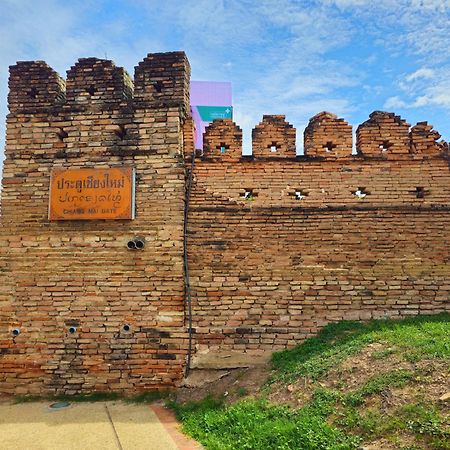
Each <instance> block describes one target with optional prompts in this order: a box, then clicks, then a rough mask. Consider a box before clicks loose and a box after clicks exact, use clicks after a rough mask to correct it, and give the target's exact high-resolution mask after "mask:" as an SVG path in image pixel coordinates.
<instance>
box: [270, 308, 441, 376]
mask: <svg viewBox="0 0 450 450" xmlns="http://www.w3.org/2000/svg"><path fill="white" fill-rule="evenodd" d="M449 322H450V314H448V313H443V314H439V315H435V316H417V317H413V318H409V319H404V320H398V321H395V320H394V321H392V320H372V321H370V322H367V323H362V322H352V321H343V322H339V323H333V324H329V325H327V326H326V327H325V328H323V329H322V331H321V332H320V333H319V334H318V335H317V336H315V337H313V338H311V339H308V340H307V341H305V342H303V343H302V344H300V345H298V346H297V347H295V348H293V349H291V350H284V351H282V352H277V353H274V354H273V356H272V364H273V367H274V369H275V375H274V377H273V380H280V379H284V380H285V381H286V382H290V381H292V380H294V379H296V378H298V377H300V376H306V377H309V378H311V379H313V380H317V379H320V378H321V377H323V376H324V375H326V373H327V372H328V371H329V370H330V369H331V368H332V367H336V366H337V365H338V364H339V363H341V362H342V361H344V360H345V359H346V358H347V357H349V356H351V355H354V354H356V353H358V352H359V351H360V350H362V348H363V347H365V346H366V345H368V344H371V343H373V342H383V343H386V344H388V345H389V346H395V348H396V353H399V354H402V355H403V356H404V358H405V359H407V360H408V361H419V360H420V359H422V358H450V341H449V339H448V329H449ZM412 344H413V345H412Z"/></svg>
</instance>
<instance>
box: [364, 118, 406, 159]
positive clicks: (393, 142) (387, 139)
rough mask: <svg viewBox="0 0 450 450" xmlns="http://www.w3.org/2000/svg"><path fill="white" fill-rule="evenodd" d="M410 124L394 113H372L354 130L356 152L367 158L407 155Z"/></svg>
mask: <svg viewBox="0 0 450 450" xmlns="http://www.w3.org/2000/svg"><path fill="white" fill-rule="evenodd" d="M409 128H410V124H408V123H406V121H405V120H403V119H402V118H401V117H400V116H396V115H395V114H394V113H389V112H383V111H374V112H373V113H372V114H370V116H369V119H368V120H366V121H365V122H364V123H362V124H361V125H359V127H358V128H357V130H356V150H357V152H358V154H361V155H363V156H369V157H373V156H376V157H386V158H389V157H391V156H396V155H402V154H409V153H411V149H410V137H409Z"/></svg>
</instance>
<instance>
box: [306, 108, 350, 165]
mask: <svg viewBox="0 0 450 450" xmlns="http://www.w3.org/2000/svg"><path fill="white" fill-rule="evenodd" d="M352 142H353V137H352V127H351V125H349V124H348V123H347V122H346V121H345V120H344V119H338V117H337V116H336V115H335V114H333V113H329V112H326V111H323V112H320V113H319V114H316V115H315V116H314V117H312V118H311V119H310V121H309V124H308V126H307V127H306V129H305V131H304V149H305V156H312V157H317V156H318V157H322V158H345V157H350V156H351V155H352Z"/></svg>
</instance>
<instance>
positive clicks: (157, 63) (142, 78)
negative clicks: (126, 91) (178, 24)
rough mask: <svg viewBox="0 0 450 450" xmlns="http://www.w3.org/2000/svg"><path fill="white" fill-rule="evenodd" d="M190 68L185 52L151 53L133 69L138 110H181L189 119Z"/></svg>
mask: <svg viewBox="0 0 450 450" xmlns="http://www.w3.org/2000/svg"><path fill="white" fill-rule="evenodd" d="M190 72H191V69H190V65H189V61H188V59H187V57H186V54H185V53H184V52H171V53H150V54H148V55H147V57H146V58H144V60H143V61H141V62H140V63H139V64H138V65H137V66H136V68H135V75H134V85H135V92H134V96H135V104H136V106H137V107H140V106H142V107H146V108H152V107H156V108H158V107H171V106H176V107H179V108H181V111H182V114H183V115H184V116H187V115H189V107H190V104H189V79H190Z"/></svg>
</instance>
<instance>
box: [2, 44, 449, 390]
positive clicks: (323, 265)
mask: <svg viewBox="0 0 450 450" xmlns="http://www.w3.org/2000/svg"><path fill="white" fill-rule="evenodd" d="M189 72H190V69H189V63H188V61H187V59H186V56H185V55H184V53H164V54H150V55H148V56H147V57H146V58H145V59H144V60H143V61H142V62H141V63H139V65H138V66H137V67H136V70H135V76H134V80H131V78H130V77H129V75H128V74H127V73H126V72H125V71H124V70H123V69H122V68H119V67H116V66H115V65H114V64H113V63H112V62H111V61H107V60H101V59H96V58H84V59H80V60H79V61H78V62H77V63H76V64H75V65H74V66H73V67H72V68H71V69H70V70H69V71H68V74H67V80H63V79H62V78H61V77H60V76H59V75H58V74H57V73H56V72H54V71H53V70H52V69H51V68H50V67H49V66H47V64H45V63H44V62H42V61H36V62H19V63H17V64H16V65H15V66H12V67H11V68H10V93H9V98H8V99H9V108H10V114H9V115H8V118H7V136H6V160H5V163H4V168H3V190H2V204H1V206H2V216H1V228H0V393H10V394H52V393H57V394H58V393H67V394H73V393H78V392H92V391H121V392H126V393H131V392H136V391H140V390H146V389H161V388H165V387H171V386H176V385H177V383H178V382H179V381H180V379H181V377H182V375H183V369H184V366H185V361H186V354H187V350H188V333H187V331H188V330H187V314H186V312H185V306H186V305H185V303H186V302H185V299H184V297H185V280H184V275H185V273H184V267H183V263H184V261H183V252H184V247H185V245H186V246H187V247H186V248H187V251H188V256H189V258H188V260H189V269H190V284H191V289H192V307H193V308H192V309H193V326H194V332H195V333H194V344H195V346H194V350H195V351H196V356H195V359H194V365H195V364H196V365H197V366H202V365H203V366H205V365H206V366H208V364H209V366H212V365H216V366H217V365H227V361H228V365H229V366H232V365H233V364H237V363H236V361H237V359H239V357H240V356H242V355H244V356H245V355H246V356H247V357H250V358H251V361H254V360H256V358H258V357H259V356H261V357H266V356H267V355H268V354H269V353H270V352H272V351H273V350H277V349H281V348H285V347H290V346H293V345H295V344H296V343H297V342H299V341H300V340H302V339H304V338H306V337H308V336H311V335H313V334H314V333H316V332H317V331H318V330H319V329H320V328H321V327H322V326H324V325H325V324H326V323H328V322H330V321H337V320H341V319H370V318H378V317H403V316H407V315H414V314H420V313H437V312H440V311H444V310H447V311H448V310H450V306H449V301H448V297H449V294H450V282H449V275H450V271H449V264H450V263H449V261H450V250H449V249H450V246H449V243H450V239H449V238H450V236H449V234H450V231H449V230H450V206H449V199H450V172H449V164H448V146H447V144H445V143H441V142H438V139H439V138H440V135H439V133H438V132H437V131H435V130H433V127H432V126H431V125H428V124H427V123H426V122H420V123H418V124H417V125H415V126H414V127H412V128H411V127H410V126H409V124H407V123H406V122H405V121H404V120H402V119H401V118H400V117H398V116H395V115H394V114H392V113H383V112H380V111H377V112H374V113H372V114H371V115H370V118H369V120H368V121H366V122H365V123H363V124H362V125H360V126H359V127H358V129H357V132H356V152H352V128H351V126H350V125H349V124H348V123H347V122H345V121H344V120H343V119H340V118H337V117H336V116H335V115H334V114H331V113H327V112H322V113H319V114H317V115H316V116H314V117H313V118H312V119H311V121H310V123H309V125H308V127H307V128H306V130H305V138H304V143H305V155H304V156H296V143H295V128H294V127H293V126H292V125H291V124H289V123H288V122H287V121H286V118H285V117H284V116H282V115H277V116H264V117H263V120H262V121H261V123H259V124H258V125H257V126H256V127H255V129H254V130H253V133H252V138H253V156H251V157H249V156H244V157H243V156H242V130H241V129H240V128H239V127H238V126H237V125H236V124H234V123H233V122H232V121H231V120H218V121H215V122H213V123H212V124H211V125H210V127H208V129H207V131H206V134H205V136H204V152H203V155H202V156H201V157H197V160H196V162H195V164H194V165H191V161H192V160H191V156H192V154H193V150H194V144H193V123H192V119H191V117H190V115H189V89H188V86H189ZM353 153H355V154H353ZM122 166H131V167H134V168H135V169H136V174H137V178H136V218H135V219H134V220H116V221H108V220H95V221H49V220H48V218H47V217H48V206H49V185H50V174H51V171H52V169H55V168H69V167H70V168H86V167H96V168H108V167H122ZM192 167H193V174H192V175H193V176H192V190H191V192H190V207H189V211H188V222H187V233H188V235H187V237H188V240H187V241H184V233H183V231H184V226H185V222H184V213H185V198H186V193H187V192H186V188H187V187H188V186H189V183H186V180H187V179H189V178H187V175H189V171H190V170H191V168H192ZM188 193H189V192H188ZM134 236H142V237H143V238H144V239H145V242H146V246H145V248H144V250H142V251H129V250H128V249H127V247H126V243H127V241H128V240H129V239H130V238H133V237H134ZM125 325H127V326H128V327H129V329H128V328H127V329H125V328H124V327H125ZM70 327H73V328H75V329H76V331H75V333H70V332H69V328H70ZM15 329H18V330H20V334H19V335H18V336H13V331H14V330H15ZM236 355H238V358H237V359H236V358H233V357H230V356H236ZM208 358H209V359H208ZM211 358H212V359H211ZM214 358H215V359H214ZM218 360H219V361H221V362H220V363H219V364H217V361H218Z"/></svg>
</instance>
